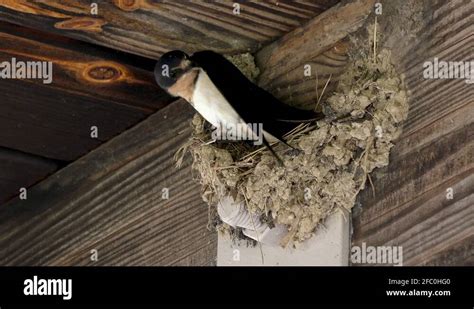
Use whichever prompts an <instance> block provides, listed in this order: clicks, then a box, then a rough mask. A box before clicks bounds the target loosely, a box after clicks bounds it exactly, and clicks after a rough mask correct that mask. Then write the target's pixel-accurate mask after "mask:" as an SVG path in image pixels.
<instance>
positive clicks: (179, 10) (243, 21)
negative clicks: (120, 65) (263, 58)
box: [0, 0, 337, 58]
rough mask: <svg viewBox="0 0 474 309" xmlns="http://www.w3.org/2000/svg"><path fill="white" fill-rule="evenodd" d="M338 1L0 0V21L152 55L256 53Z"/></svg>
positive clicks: (153, 56)
mask: <svg viewBox="0 0 474 309" xmlns="http://www.w3.org/2000/svg"><path fill="white" fill-rule="evenodd" d="M336 2H337V0H315V1H300V2H299V3H295V4H293V3H292V2H291V1H278V2H274V1H257V0H252V1H243V2H239V5H240V14H234V12H233V10H234V2H233V1H230V0H229V1H227V0H225V1H146V0H127V1H124V0H114V1H97V3H98V9H99V10H98V15H91V3H90V1H85V0H66V1H61V2H60V3H59V2H55V1H35V0H21V1H17V0H3V1H1V2H0V20H5V21H9V22H13V23H17V24H20V25H24V26H28V27H32V28H36V29H42V30H47V31H53V32H56V33H61V34H63V35H66V36H70V37H74V38H77V39H81V40H85V41H88V42H92V43H96V44H99V45H104V46H109V47H112V48H114V49H118V50H122V51H126V52H129V53H134V54H138V55H142V56H146V57H150V58H157V57H159V56H160V55H161V54H162V53H163V52H165V51H167V50H170V49H182V50H185V51H187V52H190V53H192V52H194V51H198V50H204V49H213V50H215V51H217V52H221V53H238V52H247V51H256V50H258V49H259V48H260V47H261V46H263V44H266V43H269V42H271V41H273V40H275V39H276V38H278V37H279V36H281V35H283V34H284V33H286V32H288V31H291V30H292V29H294V28H295V27H298V26H300V25H302V24H304V23H305V22H306V21H308V20H309V19H311V18H312V17H314V16H316V15H318V14H320V13H322V12H323V11H324V10H326V9H327V8H329V7H330V6H332V5H334V4H335V3H336Z"/></svg>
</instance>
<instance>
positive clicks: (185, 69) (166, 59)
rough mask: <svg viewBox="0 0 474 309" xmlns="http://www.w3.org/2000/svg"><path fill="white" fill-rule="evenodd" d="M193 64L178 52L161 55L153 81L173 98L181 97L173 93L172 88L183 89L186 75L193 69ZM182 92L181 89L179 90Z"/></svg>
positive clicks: (184, 54) (186, 56) (183, 53)
mask: <svg viewBox="0 0 474 309" xmlns="http://www.w3.org/2000/svg"><path fill="white" fill-rule="evenodd" d="M193 67H194V66H193V63H192V61H191V60H190V59H189V56H188V55H187V54H186V53H185V52H182V51H180V50H173V51H170V52H167V53H165V54H163V55H162V56H161V57H160V59H159V60H158V62H157V63H156V66H155V80H156V82H157V83H158V85H159V86H160V87H161V88H163V89H164V90H166V91H167V92H168V93H170V94H171V95H174V96H181V95H180V94H179V93H176V89H174V90H175V91H173V88H176V87H178V88H184V87H185V86H186V87H188V86H189V85H184V82H185V80H187V79H189V77H188V78H186V76H187V75H189V74H187V73H190V71H191V70H192V69H193ZM181 90H182V89H181Z"/></svg>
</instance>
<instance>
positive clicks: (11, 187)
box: [0, 147, 61, 203]
mask: <svg viewBox="0 0 474 309" xmlns="http://www.w3.org/2000/svg"><path fill="white" fill-rule="evenodd" d="M60 165H61V162H56V161H52V160H48V159H44V158H41V157H37V156H32V155H29V154H26V153H22V152H19V151H14V150H11V149H8V148H3V147H0V203H3V202H6V201H7V200H9V199H10V198H12V197H14V196H15V195H17V194H19V190H20V188H28V187H29V186H31V185H33V184H35V183H36V182H38V181H39V180H42V179H44V178H46V177H47V176H48V175H50V174H52V173H53V172H55V171H56V170H57V169H58V167H59V166H60Z"/></svg>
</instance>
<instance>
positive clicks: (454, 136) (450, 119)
mask: <svg viewBox="0 0 474 309" xmlns="http://www.w3.org/2000/svg"><path fill="white" fill-rule="evenodd" d="M423 5H424V7H423V16H425V23H424V24H423V25H421V27H420V31H419V36H417V37H415V38H410V37H408V36H406V34H405V40H403V38H402V37H401V36H402V35H403V34H397V33H394V32H389V31H390V30H393V29H392V28H391V27H392V26H390V25H389V24H390V21H391V20H392V21H393V20H397V19H398V18H399V17H397V15H396V14H395V15H394V16H392V19H387V21H386V23H387V24H385V25H384V24H382V31H386V32H385V33H389V35H387V34H385V35H386V36H387V37H388V38H389V39H388V44H392V45H391V47H392V48H393V51H394V55H395V57H396V63H397V65H398V68H399V70H400V71H401V72H403V73H404V74H405V76H406V78H405V80H406V83H407V87H408V89H409V91H410V96H409V102H410V112H409V116H408V120H407V121H406V122H405V124H404V131H403V134H402V136H401V137H400V138H399V141H398V143H397V145H396V146H395V147H394V148H393V149H392V155H391V157H390V161H391V163H390V165H389V166H388V167H387V168H384V169H382V170H378V171H377V172H376V173H375V178H374V179H373V182H374V185H375V196H373V194H372V191H371V189H370V188H368V189H366V190H365V191H364V192H363V193H362V194H361V196H360V204H361V205H362V208H361V209H360V211H358V212H355V213H354V236H353V244H355V245H360V244H361V243H362V242H365V243H367V245H372V246H377V245H386V246H402V247H403V263H404V265H471V266H472V265H474V247H473V237H474V90H473V87H472V85H470V84H467V83H466V82H465V81H464V80H461V79H457V80H442V79H424V78H423V63H424V62H425V61H432V60H433V58H434V57H438V58H439V59H440V60H446V61H472V59H474V49H473V47H474V40H473V39H474V36H473V34H474V31H473V30H474V24H473V21H474V17H473V16H474V4H473V3H472V1H462V0H459V1H449V2H447V1H430V2H424V3H423ZM385 6H386V7H387V8H390V6H391V5H390V3H389V2H388V1H387V2H386V3H385V4H384V7H385ZM384 10H386V11H387V12H393V11H390V10H388V9H385V8H384ZM386 14H390V13H386ZM382 20H383V19H382ZM390 34H391V35H392V36H393V37H391V36H390ZM449 188H451V189H452V190H453V199H449V198H448V196H447V194H448V192H449V191H447V190H448V189H449Z"/></svg>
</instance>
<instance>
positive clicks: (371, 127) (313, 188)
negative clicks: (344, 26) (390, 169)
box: [177, 50, 408, 245]
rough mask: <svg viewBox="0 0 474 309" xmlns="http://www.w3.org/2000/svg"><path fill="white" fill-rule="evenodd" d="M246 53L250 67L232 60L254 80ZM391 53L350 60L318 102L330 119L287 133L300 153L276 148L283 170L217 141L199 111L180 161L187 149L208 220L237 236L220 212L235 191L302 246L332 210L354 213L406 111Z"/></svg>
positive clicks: (256, 153)
mask: <svg viewBox="0 0 474 309" xmlns="http://www.w3.org/2000/svg"><path fill="white" fill-rule="evenodd" d="M245 57H246V58H245V59H244V60H246V61H244V62H245V65H243V64H242V63H239V62H237V63H236V62H234V63H236V64H237V66H239V67H240V68H244V69H243V70H242V71H243V72H244V74H246V75H247V76H248V77H249V78H251V79H254V78H255V75H256V74H258V70H257V69H255V66H254V65H253V67H252V65H249V61H250V62H252V59H251V56H250V58H249V56H248V55H246V56H245ZM390 58H391V57H390V52H389V51H388V50H382V51H381V52H380V53H379V54H378V56H377V59H376V61H374V59H373V57H362V56H361V57H359V59H352V61H351V63H350V64H349V66H348V68H347V70H346V71H345V72H344V74H343V75H342V76H340V78H339V83H338V86H337V89H336V91H335V92H333V93H332V94H331V95H329V96H328V97H327V99H325V100H323V102H321V103H320V104H322V108H323V112H324V114H325V115H326V118H325V119H323V120H321V121H318V122H317V123H311V124H302V125H300V126H299V127H298V128H297V129H295V130H294V131H292V132H290V133H289V134H288V135H287V141H288V143H289V144H290V145H293V146H294V147H296V148H299V149H301V150H302V151H301V152H300V153H299V154H297V155H295V154H294V153H291V154H290V153H288V148H287V147H286V146H284V145H279V144H277V145H274V149H275V151H276V152H277V153H278V154H279V156H280V157H281V158H282V159H283V161H284V166H283V167H282V166H279V165H278V164H277V162H276V160H275V158H274V157H273V156H272V155H271V154H270V152H269V151H268V150H266V149H265V148H263V147H257V146H253V145H252V144H250V143H244V142H237V143H225V142H220V141H215V142H213V141H212V139H211V130H212V128H211V126H210V125H209V124H208V123H207V122H206V121H205V120H204V119H203V118H202V117H201V116H200V115H198V114H196V115H195V117H194V118H193V120H192V128H193V133H192V137H191V139H190V140H189V142H188V143H187V144H186V145H185V146H183V148H181V149H180V151H179V152H178V153H177V158H178V164H179V163H180V161H181V160H182V156H183V154H184V153H185V152H186V151H189V152H190V153H191V155H192V157H193V165H192V166H193V169H194V170H195V171H197V176H198V177H197V178H198V179H199V181H200V183H201V185H202V198H203V200H204V201H205V202H206V203H207V204H208V205H209V220H210V225H211V226H213V227H215V228H217V230H219V231H221V232H225V233H230V234H231V236H232V235H233V236H234V237H235V233H236V231H235V230H234V229H233V228H231V227H229V226H227V225H226V224H225V223H222V222H221V221H220V220H219V218H218V216H217V211H216V205H217V203H218V201H219V199H220V198H221V197H222V196H224V195H231V196H233V198H234V199H235V200H237V201H245V203H246V205H247V208H248V209H249V211H250V212H252V213H256V214H258V215H259V216H260V218H261V220H262V221H265V222H266V223H269V224H270V225H272V224H284V225H286V226H287V227H288V230H289V235H288V236H287V239H289V240H290V241H291V242H292V243H293V244H294V245H298V243H300V242H302V241H304V240H306V239H308V238H310V237H311V236H312V235H313V234H314V232H315V231H316V229H317V228H318V226H319V225H320V224H322V223H323V222H324V219H325V218H327V217H328V216H329V215H330V214H332V213H333V212H335V211H338V210H340V211H343V212H345V213H348V211H350V209H351V208H352V207H353V206H354V204H355V201H356V197H357V194H358V193H359V192H360V191H361V190H362V189H364V188H365V186H366V184H367V183H371V184H372V190H373V183H372V180H371V179H370V173H371V172H372V171H373V170H374V169H375V168H379V167H383V166H386V165H388V163H389V153H390V149H391V148H392V146H393V143H392V141H393V140H395V139H397V137H398V136H399V135H400V133H401V129H400V125H401V122H402V121H403V120H405V119H406V117H407V113H408V104H407V98H406V92H405V91H404V87H403V81H402V79H401V77H400V76H399V75H398V74H397V73H396V71H395V69H394V67H393V66H392V64H391V63H390ZM249 59H250V60H249ZM230 60H231V61H235V59H230ZM239 61H240V62H242V58H240V60H239ZM252 64H253V62H252Z"/></svg>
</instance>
